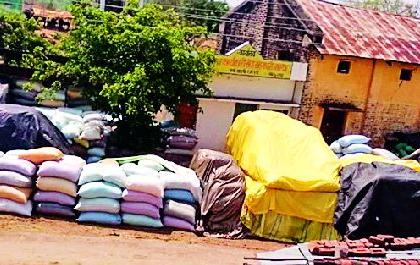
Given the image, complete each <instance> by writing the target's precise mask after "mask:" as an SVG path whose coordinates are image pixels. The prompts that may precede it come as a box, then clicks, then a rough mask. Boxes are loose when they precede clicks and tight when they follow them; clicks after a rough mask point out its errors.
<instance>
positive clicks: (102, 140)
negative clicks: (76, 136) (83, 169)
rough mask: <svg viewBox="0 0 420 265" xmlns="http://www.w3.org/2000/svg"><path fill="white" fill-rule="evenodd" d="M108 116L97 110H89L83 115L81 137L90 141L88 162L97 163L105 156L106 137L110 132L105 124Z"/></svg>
mask: <svg viewBox="0 0 420 265" xmlns="http://www.w3.org/2000/svg"><path fill="white" fill-rule="evenodd" d="M106 121H107V117H106V116H105V115H103V114H101V113H97V112H87V113H86V114H84V116H83V123H84V126H83V131H82V133H81V135H80V139H82V140H85V141H88V145H87V147H88V150H87V155H88V157H87V163H88V164H90V163H96V162H98V161H100V160H102V159H103V158H104V157H105V149H106V137H107V135H108V134H109V132H110V129H109V127H107V126H105V125H106Z"/></svg>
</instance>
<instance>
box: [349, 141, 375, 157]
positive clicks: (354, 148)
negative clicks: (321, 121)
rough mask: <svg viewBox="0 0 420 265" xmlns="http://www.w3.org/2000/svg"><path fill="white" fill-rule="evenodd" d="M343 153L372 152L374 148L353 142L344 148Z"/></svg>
mask: <svg viewBox="0 0 420 265" xmlns="http://www.w3.org/2000/svg"><path fill="white" fill-rule="evenodd" d="M342 152H343V154H345V155H348V154H371V153H372V148H370V147H369V146H368V145H367V144H351V145H349V146H348V147H346V148H343V149H342Z"/></svg>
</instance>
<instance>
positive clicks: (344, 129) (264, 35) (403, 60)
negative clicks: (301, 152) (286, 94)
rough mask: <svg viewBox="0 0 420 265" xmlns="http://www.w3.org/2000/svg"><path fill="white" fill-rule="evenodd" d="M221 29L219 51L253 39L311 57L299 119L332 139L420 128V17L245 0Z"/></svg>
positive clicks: (295, 57) (282, 55)
mask: <svg viewBox="0 0 420 265" xmlns="http://www.w3.org/2000/svg"><path fill="white" fill-rule="evenodd" d="M224 21H225V22H223V23H222V24H221V26H220V32H221V34H220V38H219V52H220V53H221V54H225V53H226V52H228V51H229V50H230V49H232V48H233V47H236V46H237V45H240V44H241V43H244V42H249V43H251V45H252V46H253V47H255V48H256V50H257V51H258V52H259V53H261V54H262V55H263V57H264V58H266V59H271V60H273V59H277V60H285V59H286V60H292V61H300V62H307V63H308V65H309V67H308V76H307V81H306V82H305V84H304V87H303V90H302V100H301V102H300V103H301V104H300V109H299V114H298V118H299V119H300V120H302V121H303V122H305V123H307V124H310V125H313V126H316V127H318V128H320V130H321V131H322V132H323V134H324V136H325V138H326V140H327V141H329V142H330V141H332V140H334V139H336V138H337V137H339V136H341V135H344V134H350V133H361V134H364V135H367V136H369V137H371V138H372V139H373V143H374V144H375V145H377V146H381V145H383V144H384V142H385V137H386V135H387V134H389V133H392V132H395V131H402V132H417V131H420V19H417V18H412V17H403V16H397V15H392V14H387V13H382V12H377V11H368V10H361V9H356V8H352V7H348V6H343V5H338V4H332V3H327V2H324V1H319V0H258V1H256V0H248V1H245V2H244V3H242V4H241V5H239V6H238V7H236V8H235V9H234V10H233V11H231V12H230V13H229V14H227V15H226V16H225V18H224Z"/></svg>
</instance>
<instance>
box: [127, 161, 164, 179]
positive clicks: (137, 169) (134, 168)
mask: <svg viewBox="0 0 420 265" xmlns="http://www.w3.org/2000/svg"><path fill="white" fill-rule="evenodd" d="M121 169H122V170H124V172H125V174H126V175H127V176H131V175H139V176H153V177H157V176H158V174H159V172H158V171H156V170H154V169H151V168H148V167H143V166H139V165H136V164H134V163H125V164H124V165H121Z"/></svg>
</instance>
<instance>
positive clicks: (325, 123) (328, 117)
mask: <svg viewBox="0 0 420 265" xmlns="http://www.w3.org/2000/svg"><path fill="white" fill-rule="evenodd" d="M346 118H347V112H345V111H342V110H331V109H324V117H323V119H322V124H321V133H322V135H323V136H324V139H325V142H326V143H328V144H331V143H332V142H334V141H335V140H337V139H339V138H340V137H342V136H343V135H344V128H345V126H346Z"/></svg>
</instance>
